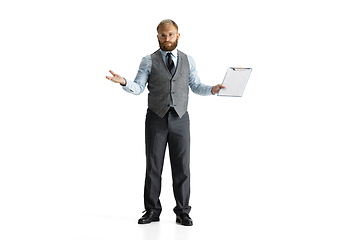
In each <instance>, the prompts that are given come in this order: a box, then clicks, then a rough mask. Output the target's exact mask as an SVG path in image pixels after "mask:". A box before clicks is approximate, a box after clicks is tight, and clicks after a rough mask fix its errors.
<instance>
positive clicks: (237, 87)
mask: <svg viewBox="0 0 360 240" xmlns="http://www.w3.org/2000/svg"><path fill="white" fill-rule="evenodd" d="M251 71H252V68H236V67H229V68H228V69H227V71H226V74H225V77H224V81H223V82H222V85H224V86H225V88H222V89H220V90H219V93H218V96H227V97H242V95H243V93H244V90H245V87H246V84H247V82H248V80H249V77H250V73H251Z"/></svg>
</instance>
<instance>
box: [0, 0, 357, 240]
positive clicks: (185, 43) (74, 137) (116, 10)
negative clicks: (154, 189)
mask: <svg viewBox="0 0 360 240" xmlns="http://www.w3.org/2000/svg"><path fill="white" fill-rule="evenodd" d="M357 8H358V4H357V2H356V1H351V0H344V1H319V0H312V1H308V0H305V1H261V0H255V1H232V0H225V1H218V2H211V1H210V2H204V1H187V0H184V1H178V2H174V1H173V2H171V1H170V2H166V1H136V0H134V1H122V0H120V1H119V0H118V1H110V0H108V1H107V0H103V1H79V0H72V1H68V0H63V1H39V0H35V1H6V0H4V1H2V2H1V4H0V20H1V38H0V41H1V44H0V48H1V53H0V59H1V69H0V81H1V82H0V100H1V102H0V114H1V118H0V130H1V132H0V144H1V145H0V147H1V149H0V161H1V162H0V187H1V188H0V194H1V197H0V210H1V212H0V221H1V222H0V223H1V224H0V237H1V239H4V240H5V239H6V240H10V239H53V240H55V239H157V240H158V239H200V238H202V239H205V238H206V237H217V238H220V237H224V239H359V237H360V232H359V224H360V219H359V216H360V207H359V204H358V203H359V202H360V193H359V182H360V177H359V170H360V169H359V166H360V164H359V160H360V154H359V134H360V128H359V122H360V115H359V102H360V97H359V95H358V89H359V84H358V81H359V80H360V74H359V71H358V69H359V67H358V66H359V63H360V62H359V55H360V49H359V42H360V37H359V34H358V33H357V32H358V30H357V29H358V23H359V21H360V17H359V14H358V11H357V10H356V9H357ZM167 18H171V19H173V20H175V21H176V22H177V23H178V25H179V32H180V33H181V38H180V41H179V47H178V48H179V49H180V50H182V51H184V52H185V53H187V54H189V55H191V56H192V57H193V58H194V59H195V61H196V63H197V70H198V73H199V76H200V77H201V79H202V82H204V83H206V84H209V85H215V84H217V83H221V82H222V80H223V77H224V75H225V71H226V68H227V67H229V66H236V67H252V68H253V72H252V74H251V76H250V80H249V82H248V85H247V88H246V89H245V93H244V96H243V97H242V98H224V97H217V96H210V97H201V96H197V95H195V94H193V93H191V95H190V106H189V113H190V121H191V134H192V163H191V167H192V197H191V205H192V206H193V211H192V214H191V216H192V218H193V219H194V226H193V227H192V228H190V229H189V228H182V227H181V226H176V225H175V224H174V221H175V215H174V214H173V213H172V208H173V207H174V200H173V196H172V190H171V175H170V168H169V159H168V157H167V158H166V159H165V167H164V176H163V191H162V195H161V200H162V203H163V207H164V210H163V215H162V221H161V222H160V223H159V224H153V225H149V226H138V225H137V219H138V218H139V217H140V216H141V211H142V210H143V199H142V194H143V192H142V191H143V182H144V176H145V153H144V152H145V151H144V120H145V113H146V107H147V106H146V104H147V90H145V92H144V93H143V94H142V95H140V96H134V95H130V94H127V93H126V92H124V91H123V90H122V89H121V87H120V86H118V85H116V84H114V83H112V82H110V81H108V80H106V79H105V76H106V75H109V73H108V70H110V69H112V70H113V71H115V72H117V73H119V74H121V75H122V76H124V77H126V78H127V79H130V80H132V79H134V77H135V76H136V72H137V69H138V66H139V64H140V61H141V59H142V57H144V56H145V55H147V54H151V53H152V52H154V51H155V50H157V48H158V43H157V39H156V26H157V24H158V23H159V22H160V21H161V20H163V19H167Z"/></svg>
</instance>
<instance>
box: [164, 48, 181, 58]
mask: <svg viewBox="0 0 360 240" xmlns="http://www.w3.org/2000/svg"><path fill="white" fill-rule="evenodd" d="M160 52H161V54H162V56H163V58H165V57H166V54H167V53H168V51H163V50H162V49H160ZM171 55H172V56H173V57H175V58H177V55H178V50H177V48H175V49H174V50H172V51H171Z"/></svg>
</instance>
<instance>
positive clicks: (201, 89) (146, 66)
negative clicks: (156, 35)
mask: <svg viewBox="0 0 360 240" xmlns="http://www.w3.org/2000/svg"><path fill="white" fill-rule="evenodd" d="M160 52H161V54H162V56H163V59H164V62H165V63H166V54H167V52H165V51H163V50H161V49H160ZM171 56H172V59H173V61H174V64H175V68H176V65H177V59H178V51H177V49H175V50H173V51H172V52H171ZM187 57H188V61H189V65H190V78H189V86H190V89H191V90H192V91H193V92H194V93H196V94H199V95H202V96H207V95H212V93H211V89H212V86H208V85H205V84H203V83H201V82H200V78H199V77H198V75H197V71H196V66H195V61H194V59H193V58H192V57H191V56H189V55H187ZM151 66H152V60H151V56H150V55H147V56H145V57H144V58H143V59H142V61H141V63H140V67H139V70H138V73H137V75H136V78H135V80H134V81H129V80H126V85H125V86H123V89H124V90H125V91H126V92H129V93H132V94H135V95H139V94H140V93H142V92H143V91H144V90H145V86H146V83H147V81H148V77H149V75H150V73H151Z"/></svg>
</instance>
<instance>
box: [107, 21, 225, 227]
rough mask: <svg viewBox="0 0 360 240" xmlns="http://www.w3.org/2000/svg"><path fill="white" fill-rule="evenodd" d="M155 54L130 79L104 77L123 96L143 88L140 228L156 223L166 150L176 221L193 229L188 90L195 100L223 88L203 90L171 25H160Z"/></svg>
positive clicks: (114, 75) (165, 22) (176, 31)
mask: <svg viewBox="0 0 360 240" xmlns="http://www.w3.org/2000/svg"><path fill="white" fill-rule="evenodd" d="M157 31H158V35H157V38H158V41H159V46H160V49H159V50H157V51H156V52H155V53H153V54H151V55H147V56H146V57H144V58H143V59H142V61H141V64H140V67H139V70H138V73H137V76H136V78H135V80H134V81H133V82H132V81H128V80H126V79H125V78H123V77H121V76H120V75H118V74H115V73H114V72H113V71H111V70H110V73H111V74H112V75H113V77H110V76H107V77H106V78H107V79H109V80H111V81H113V82H115V83H120V84H121V85H122V86H123V89H124V90H125V91H126V92H129V93H133V94H136V95H138V94H140V93H142V92H143V91H144V89H145V86H146V84H147V87H148V90H149V95H148V110H147V115H146V124H145V143H146V177H145V190H144V205H145V210H146V213H145V214H144V215H143V216H142V217H141V218H140V219H139V221H138V223H139V224H146V223H151V222H155V221H159V220H160V219H159V216H160V214H161V211H162V208H161V203H160V200H159V196H160V191H161V174H162V169H163V163H164V155H165V150H166V145H167V144H168V145H169V153H170V162H171V170H172V179H173V192H174V197H175V200H176V207H175V208H174V212H175V214H176V222H177V223H179V224H181V225H185V226H192V225H193V222H192V219H191V218H190V216H189V212H190V210H191V207H190V206H189V198H190V168H189V165H190V131H189V115H188V112H187V105H188V95H189V86H190V88H191V90H192V91H193V92H194V93H196V94H199V95H204V96H205V95H212V94H216V93H218V92H219V90H220V89H221V88H224V86H222V85H221V84H218V85H216V86H213V87H212V86H207V85H204V84H202V83H201V82H200V79H199V77H198V76H197V72H196V68H195V62H194V60H193V59H192V58H191V57H190V56H187V55H185V54H184V53H182V52H181V51H178V50H177V44H178V40H179V38H180V34H179V33H178V26H177V24H176V23H175V22H174V21H172V20H164V21H162V22H160V24H159V25H158V27H157Z"/></svg>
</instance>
